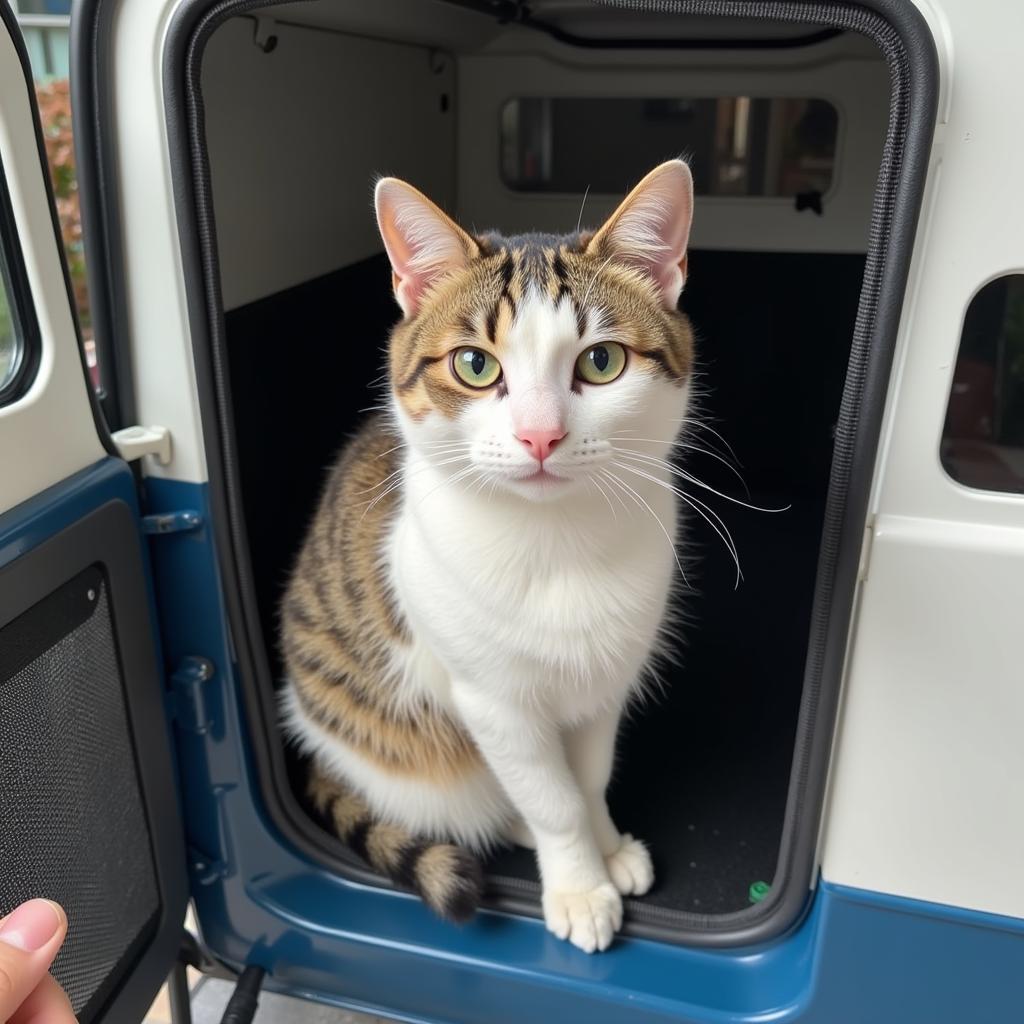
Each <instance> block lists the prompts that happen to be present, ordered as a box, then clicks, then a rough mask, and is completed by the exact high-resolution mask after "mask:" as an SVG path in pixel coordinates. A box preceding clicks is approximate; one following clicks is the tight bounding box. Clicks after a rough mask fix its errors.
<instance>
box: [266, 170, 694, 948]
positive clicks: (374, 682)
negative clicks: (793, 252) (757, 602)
mask: <svg viewBox="0 0 1024 1024" xmlns="http://www.w3.org/2000/svg"><path fill="white" fill-rule="evenodd" d="M375 204H376V213H377V220H378V225H379V228H380V232H381V236H382V239H383V242H384V247H385V250H386V252H387V255H388V257H389V259H390V263H391V268H392V283H393V287H394V294H395V298H396V299H397V302H398V305H399V307H400V308H401V313H402V318H401V320H400V321H399V322H398V324H397V325H396V326H395V328H394V329H393V331H392V333H391V336H390V344H389V351H388V369H389V382H390V401H389V404H388V409H387V412H386V413H384V414H377V415H374V416H372V417H371V418H369V419H367V421H366V422H365V424H364V425H363V426H362V428H361V429H360V430H359V432H358V433H357V434H356V435H355V437H353V438H352V439H351V441H350V442H349V443H348V445H347V446H346V447H345V449H344V451H343V452H342V454H341V456H340V458H339V459H338V461H337V463H336V464H335V466H334V467H333V469H332V470H331V472H330V474H329V477H328V480H327V484H326V487H325V490H324V493H323V496H322V498H321V501H320V504H319V508H318V510H317V511H316V513H315V517H314V519H313V521H312V524H311V526H310V529H309V531H308V534H307V536H306V539H305V542H304V544H303V546H302V548H301V552H300V554H299V556H298V559H297V562H296V564H295V567H294V569H293V572H292V575H291V578H290V582H289V584H288V586H287V589H286V593H285V596H284V599H283V603H282V606H281V644H282V650H283V654H284V658H285V663H286V669H287V677H288V683H287V685H286V688H285V691H284V694H283V698H282V699H283V706H284V714H285V720H286V725H287V729H288V731H289V733H290V735H291V736H292V737H293V738H294V739H295V740H296V741H297V742H298V743H299V744H300V745H301V747H302V748H303V749H304V750H305V751H306V752H307V753H308V754H310V755H311V765H312V767H311V775H310V781H309V796H310V798H311V801H312V803H313V805H314V807H315V809H316V810H317V811H318V812H319V813H320V814H321V816H322V817H323V818H324V819H325V821H326V822H327V824H328V825H329V826H330V827H331V828H332V829H333V830H334V831H335V832H336V833H337V835H338V836H339V837H340V838H341V839H342V840H343V841H344V842H345V843H346V844H347V845H348V846H349V847H350V848H352V849H353V850H354V851H356V852H357V853H358V854H359V855H361V856H362V857H363V858H364V859H365V860H367V861H368V862H369V863H370V864H371V865H372V866H373V867H374V868H376V869H377V870H379V871H380V872H382V873H383V874H385V875H387V876H389V877H391V878H392V879H394V880H396V881H397V882H399V883H401V884H405V885H408V886H410V887H411V888H413V889H414V890H415V891H417V892H418V893H419V894H420V896H421V897H422V898H423V899H424V900H425V901H426V903H427V904H428V905H429V906H430V907H431V908H433V909H434V910H435V911H436V912H437V913H439V914H440V915H441V916H443V917H445V918H448V919H451V920H455V921H462V920H466V919H467V918H468V917H470V916H471V915H472V914H473V912H474V910H475V908H476V906H477V904H478V902H479V900H480V897H481V889H482V875H481V869H480V866H479V862H478V855H479V854H480V853H483V852H486V851H487V850H489V849H490V848H492V847H495V846H497V845H500V844H502V843H508V842H515V843H518V844H521V845H523V846H528V847H531V848H533V849H535V851H536V857H537V863H538V867H539V870H540V876H541V881H542V886H543V895H542V905H543V912H544V919H545V922H546V924H547V927H548V929H549V930H550V931H551V932H553V933H554V934H555V935H557V936H559V937H560V938H563V939H568V940H570V941H571V942H572V943H574V944H575V945H576V946H578V947H580V948H581V949H583V950H586V951H587V952H593V951H595V950H603V949H605V948H606V947H607V946H608V945H609V944H610V943H611V941H612V939H613V936H614V934H615V933H616V932H617V931H618V930H619V928H620V927H621V924H622V896H623V895H629V894H633V895H641V894H643V893H645V892H646V891H647V890H648V889H649V888H650V886H651V885H652V883H653V880H654V872H653V867H652V863H651V857H650V855H649V853H648V851H647V849H646V847H645V846H644V844H643V843H642V842H641V841H639V840H637V839H634V838H633V837H632V836H631V835H629V834H622V833H620V832H619V830H618V828H617V827H616V826H615V824H614V823H613V821H612V819H611V816H610V815H609V812H608V807H607V804H606V802H605V790H606V788H607V786H608V781H609V777H610V775H611V771H612V766H613V759H614V747H615V736H616V731H617V729H618V725H619V720H620V717H621V716H622V713H623V709H624V708H625V706H626V705H627V703H628V702H629V701H630V699H631V697H633V696H635V695H636V694H637V693H638V691H639V689H640V687H641V686H642V680H643V679H644V676H645V670H646V668H647V667H648V666H649V663H650V661H651V659H652V656H653V652H654V651H655V648H656V646H657V643H658V639H659V635H660V630H661V628H662V625H663V622H664V620H665V616H666V609H667V606H668V603H669V595H670V590H671V589H672V586H673V582H674V573H675V571H676V567H677V565H678V564H679V563H678V561H677V560H676V559H675V558H674V547H673V539H674V537H675V534H676V524H677V510H676V507H675V497H674V495H673V494H672V493H671V490H670V488H669V487H666V486H665V485H664V484H665V479H666V474H667V473H668V472H669V468H668V466H667V465H666V464H665V463H662V462H660V461H659V460H662V459H667V458H668V456H669V453H670V451H671V449H672V447H673V444H674V443H675V440H676V436H677V434H678V432H679V430H680V427H681V424H682V422H683V421H684V419H685V418H686V414H687V409H688V406H689V401H690V390H691V377H692V366H693V335H692V331H691V328H690V325H689V322H688V321H687V319H686V317H685V316H684V315H683V314H682V313H680V312H678V311H677V308H676V307H677V303H678V299H679V295H680V291H681V289H682V287H683V283H684V281H685V278H686V249H687V241H688V236H689V231H690V222H691V216H692V210H693V185H692V179H691V175H690V171H689V169H688V168H687V166H686V164H685V163H684V162H682V161H681V160H671V161H669V162H667V163H664V164H662V165H660V166H659V167H657V168H655V169H654V170H653V171H651V172H650V173H649V174H648V175H647V176H646V177H645V178H644V179H643V180H642V181H641V182H640V183H639V184H638V185H637V186H636V188H635V189H634V190H633V191H632V192H631V193H630V194H629V196H628V197H627V198H626V199H625V200H624V201H623V202H622V203H621V205H620V206H619V207H618V208H617V209H616V210H615V212H614V213H613V214H612V216H611V217H610V218H609V219H608V220H607V221H606V222H605V223H604V225H603V226H602V227H601V228H600V229H599V230H597V231H596V232H579V231H577V232H576V233H575V234H571V235H568V236H564V237H558V236H553V235H543V234H529V235H522V236H516V237H508V238H504V237H501V236H500V235H497V234H485V235H480V236H476V237H474V236H472V235H470V234H469V233H468V232H466V231H464V230H463V229H462V228H461V227H459V226H458V225H457V224H456V223H455V222H454V221H453V220H451V219H450V218H449V217H448V216H447V215H446V214H445V213H444V212H442V210H441V209H439V208H438V207H437V206H436V205H435V204H434V203H432V202H431V201H430V200H429V199H427V198H426V196H424V195H423V194H422V193H420V192H419V191H417V190H416V189H415V188H413V187H412V186H411V185H409V184H407V183H405V182H403V181H400V180H398V179H395V178H383V179H381V180H380V181H378V183H377V185H376V191H375ZM624 439H625V440H628V441H642V442H643V443H644V445H645V450H647V451H649V453H650V454H649V455H648V456H643V455H639V454H637V452H638V451H639V449H637V448H633V449H631V451H632V452H633V454H632V455H620V452H621V451H622V447H621V445H620V444H619V442H621V441H623V440H624ZM632 513H638V514H636V515H633V514H632ZM648 513H649V514H650V516H652V517H653V518H649V517H648ZM641 515H642V516H643V518H641ZM666 541H667V543H666Z"/></svg>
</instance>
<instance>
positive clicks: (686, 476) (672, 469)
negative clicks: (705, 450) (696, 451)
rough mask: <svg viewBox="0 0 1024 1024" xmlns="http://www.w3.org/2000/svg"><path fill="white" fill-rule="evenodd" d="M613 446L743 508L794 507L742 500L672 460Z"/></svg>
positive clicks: (627, 455) (622, 452) (777, 509)
mask: <svg viewBox="0 0 1024 1024" xmlns="http://www.w3.org/2000/svg"><path fill="white" fill-rule="evenodd" d="M612 448H613V450H614V451H615V452H617V453H618V454H619V455H621V456H623V457H624V458H629V459H634V460H636V461H637V462H645V463H649V464H650V465H654V466H660V467H662V468H663V469H666V470H668V472H669V473H671V474H672V475H673V476H676V477H679V479H680V480H685V481H686V482H687V483H691V484H694V485H695V486H697V487H700V488H703V490H705V491H709V492H710V493H711V494H714V495H716V496H717V497H719V498H722V499H723V500H724V501H731V502H732V503H733V504H734V505H739V506H741V507H742V508H749V509H750V510H751V511H752V512H771V513H775V512H788V511H789V510H790V509H791V508H792V507H793V506H792V505H785V506H783V507H782V508H763V507H762V506H760V505H753V504H751V503H749V502H746V501H741V500H740V499H739V498H734V497H733V496H732V495H731V494H724V493H723V492H722V491H718V490H716V489H715V488H714V487H712V486H711V485H710V484H706V483H704V481H703V480H700V479H698V478H697V477H695V476H693V475H692V474H691V473H687V472H686V470H684V469H680V468H679V467H678V466H674V465H672V463H671V462H666V461H665V460H664V459H659V458H656V457H655V456H653V455H646V454H644V453H643V452H634V451H631V450H630V449H628V448H616V447H615V446H614V445H613V446H612Z"/></svg>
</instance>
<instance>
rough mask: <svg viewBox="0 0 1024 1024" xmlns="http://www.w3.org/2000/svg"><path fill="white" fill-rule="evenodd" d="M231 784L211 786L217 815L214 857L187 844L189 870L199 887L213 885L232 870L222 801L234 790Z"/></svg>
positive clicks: (193, 845)
mask: <svg viewBox="0 0 1024 1024" xmlns="http://www.w3.org/2000/svg"><path fill="white" fill-rule="evenodd" d="M234 788H235V787H234V785H233V784H225V785H219V786H211V787H210V794H211V795H212V796H213V799H214V801H215V805H216V809H217V810H216V815H217V836H216V840H215V842H216V845H217V849H218V851H219V852H218V853H217V854H216V855H213V854H210V853H208V852H207V851H206V850H203V849H200V848H199V847H198V846H196V845H195V843H194V842H193V843H189V846H188V859H189V867H190V868H191V872H192V878H193V879H194V880H195V881H196V882H197V883H198V884H199V885H213V884H214V883H215V882H218V881H220V880H221V879H222V878H228V877H229V876H230V875H231V873H232V871H233V868H234V865H233V863H232V861H231V855H230V852H229V851H230V845H229V843H228V827H227V821H226V819H225V812H224V800H225V798H226V797H227V796H228V794H229V793H231V791H232V790H233V789H234Z"/></svg>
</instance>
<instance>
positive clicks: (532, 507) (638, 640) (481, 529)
mask: <svg viewBox="0 0 1024 1024" xmlns="http://www.w3.org/2000/svg"><path fill="white" fill-rule="evenodd" d="M648 491H649V493H646V492H645V493H644V494H643V497H644V499H645V500H646V501H647V502H648V503H649V504H650V506H651V511H653V512H654V513H656V514H657V516H658V517H659V518H660V520H661V522H662V523H663V524H664V527H665V529H666V530H667V531H668V533H669V534H670V535H674V526H675V520H674V516H675V510H674V506H673V500H672V496H671V495H670V494H669V493H668V492H667V491H665V490H664V489H662V488H660V487H655V486H653V485H651V486H650V487H649V488H648ZM387 559H388V562H389V568H390V571H391V575H392V579H393V583H394V587H395V590H396V593H397V596H398V600H399V602H400V605H401V607H402V608H403V611H404V612H405V614H406V615H407V617H408V618H409V621H410V625H411V626H412V630H413V633H414V635H415V636H416V639H417V643H416V645H415V646H416V648H417V655H416V658H417V662H418V667H419V669H420V671H421V673H422V672H423V670H424V669H426V668H427V664H428V663H429V662H430V661H431V660H433V659H431V658H430V657H429V655H430V654H433V655H434V656H435V657H436V669H435V670H434V671H433V672H430V671H429V670H428V675H430V676H432V677H433V678H431V679H429V681H428V680H427V679H422V680H421V683H422V684H423V685H426V686H429V688H430V689H431V690H433V692H434V693H435V694H436V696H437V697H439V698H440V699H442V700H443V701H445V702H446V696H447V689H448V686H449V685H450V682H451V680H452V679H459V680H462V681H465V682H469V683H472V684H473V685H474V686H475V687H477V688H479V689H481V690H484V691H491V692H493V693H494V695H495V696H496V697H497V696H500V697H502V698H505V699H507V698H508V697H517V698H519V699H521V700H522V701H523V702H524V703H528V704H530V705H532V706H535V707H537V709H538V710H540V711H542V712H543V713H544V714H545V716H546V717H548V718H550V719H553V720H555V721H557V722H559V723H561V724H569V723H573V722H577V721H580V720H582V719H584V718H588V717H590V716H591V715H593V714H595V713H596V712H597V711H599V710H600V709H601V708H602V707H607V706H609V705H612V704H618V703H621V701H622V699H623V698H624V696H625V695H626V693H627V692H628V691H629V689H630V688H631V687H632V686H633V685H635V683H636V681H637V678H638V676H639V675H640V673H641V672H642V669H643V666H644V664H645V662H646V661H647V659H648V658H649V656H650V651H651V648H652V646H653V644H654V642H655V639H656V636H657V632H658V629H659V627H660V624H661V621H662V618H663V614H664V609H665V604H666V601H667V596H668V591H669V588H670V585H671V577H672V570H673V569H674V565H675V563H674V560H673V556H672V551H671V549H670V546H669V542H668V539H667V537H666V536H665V534H664V533H663V532H662V530H661V529H660V528H659V527H658V525H657V524H656V523H655V522H654V521H653V519H651V518H650V516H649V515H647V514H646V510H644V509H642V507H641V506H639V505H638V506H637V507H636V508H635V509H633V510H632V512H629V511H627V509H626V508H621V507H620V508H614V507H609V505H608V504H607V503H606V502H605V501H603V500H602V498H601V496H600V495H598V494H597V493H596V492H593V491H591V492H586V491H583V492H581V493H580V494H578V495H577V496H575V497H574V500H572V501H568V502H558V503H557V504H554V503H553V504H550V505H549V504H536V503H527V502H523V501H521V500H519V499H517V498H515V497H512V496H502V495H493V494H492V495H477V494H474V493H473V492H472V489H471V488H470V489H466V488H460V487H457V486H447V485H446V484H445V482H444V480H443V478H441V477H439V476H438V475H437V474H435V473H434V472H432V471H430V470H427V471H425V472H417V473H411V474H409V476H408V483H407V485H406V488H405V493H404V499H403V505H402V509H401V511H400V513H399V515H398V517H397V518H396V521H395V524H394V527H393V530H392V534H391V537H390V538H389V547H388V552H387ZM424 647H425V648H427V650H424Z"/></svg>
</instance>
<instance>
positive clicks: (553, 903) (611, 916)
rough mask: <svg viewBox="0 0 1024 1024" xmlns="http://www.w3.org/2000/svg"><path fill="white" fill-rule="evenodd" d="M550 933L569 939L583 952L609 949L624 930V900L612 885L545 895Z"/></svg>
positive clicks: (602, 884) (546, 915)
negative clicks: (618, 932) (583, 890)
mask: <svg viewBox="0 0 1024 1024" xmlns="http://www.w3.org/2000/svg"><path fill="white" fill-rule="evenodd" d="M543 904H544V922H545V924H546V925H547V926H548V931H549V932H552V933H553V934H555V935H557V936H558V937H559V938H560V939H568V940H569V941H570V942H571V943H572V944H573V945H574V946H578V947H579V948H580V949H582V950H583V952H584V953H593V952H594V951H595V950H603V949H607V948H608V947H609V946H610V945H611V941H612V939H613V938H614V936H615V933H616V932H617V931H618V930H619V929H620V928H621V927H622V897H621V896H620V895H619V893H618V890H617V889H616V888H615V886H614V885H612V884H611V882H602V883H601V884H600V885H598V886H597V887H596V888H594V889H589V890H587V891H586V892H561V891H558V890H556V891H554V892H547V891H546V892H545V893H544V899H543Z"/></svg>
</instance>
